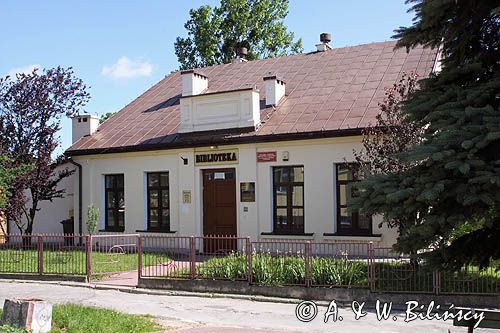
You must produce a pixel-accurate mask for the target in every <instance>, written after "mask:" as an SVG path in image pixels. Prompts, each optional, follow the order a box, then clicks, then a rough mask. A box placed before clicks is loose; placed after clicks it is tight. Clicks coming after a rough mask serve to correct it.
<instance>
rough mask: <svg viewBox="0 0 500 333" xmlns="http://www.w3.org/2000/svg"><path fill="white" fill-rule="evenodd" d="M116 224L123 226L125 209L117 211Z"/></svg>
mask: <svg viewBox="0 0 500 333" xmlns="http://www.w3.org/2000/svg"><path fill="white" fill-rule="evenodd" d="M118 226H119V227H122V228H123V227H124V226H125V211H119V212H118Z"/></svg>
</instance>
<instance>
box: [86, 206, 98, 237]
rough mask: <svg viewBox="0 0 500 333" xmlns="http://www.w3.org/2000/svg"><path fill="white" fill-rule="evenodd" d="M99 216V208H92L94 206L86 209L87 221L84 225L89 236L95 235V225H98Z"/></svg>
mask: <svg viewBox="0 0 500 333" xmlns="http://www.w3.org/2000/svg"><path fill="white" fill-rule="evenodd" d="M100 215H101V213H100V211H99V208H96V207H94V205H90V206H88V207H87V221H85V224H86V225H87V231H88V232H89V234H90V235H92V234H95V232H96V231H97V225H98V224H99V216H100Z"/></svg>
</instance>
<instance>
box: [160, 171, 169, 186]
mask: <svg viewBox="0 0 500 333" xmlns="http://www.w3.org/2000/svg"><path fill="white" fill-rule="evenodd" d="M160 185H161V186H165V187H168V172H163V173H161V174H160Z"/></svg>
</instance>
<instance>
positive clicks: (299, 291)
mask: <svg viewBox="0 0 500 333" xmlns="http://www.w3.org/2000/svg"><path fill="white" fill-rule="evenodd" d="M139 287H140V288H152V289H167V290H183V291H190V292H207V293H222V294H238V295H250V296H251V295H259V296H268V297H280V298H289V299H297V300H315V301H325V302H331V301H332V300H335V301H336V302H337V303H338V304H341V305H350V304H351V303H352V301H358V302H366V303H367V306H369V307H373V306H374V305H375V303H376V301H377V300H380V302H384V303H385V302H387V303H388V302H392V303H393V307H394V308H395V309H404V308H406V304H405V303H406V302H408V301H417V302H419V303H420V304H429V303H430V302H431V301H434V302H435V303H436V304H440V305H441V308H442V309H443V307H447V306H449V305H451V304H453V305H455V306H464V307H491V308H500V296H488V295H433V294H418V293H417V294H416V293H387V292H386V293H376V292H371V291H370V290H369V289H367V288H366V289H364V288H322V287H317V288H305V287H301V286H258V285H249V284H248V283H247V282H246V281H220V280H174V279H154V278H141V279H139ZM444 309H446V308H444Z"/></svg>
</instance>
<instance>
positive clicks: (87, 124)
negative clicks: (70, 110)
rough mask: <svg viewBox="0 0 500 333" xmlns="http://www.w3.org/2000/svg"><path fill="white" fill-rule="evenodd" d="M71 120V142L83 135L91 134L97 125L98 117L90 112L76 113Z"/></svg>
mask: <svg viewBox="0 0 500 333" xmlns="http://www.w3.org/2000/svg"><path fill="white" fill-rule="evenodd" d="M71 121H72V128H71V134H72V140H73V143H75V142H76V141H78V140H80V138H83V137H84V136H87V135H92V134H93V133H94V132H95V131H96V130H97V127H99V117H96V116H93V115H90V114H83V115H76V116H74V117H72V118H71Z"/></svg>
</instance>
